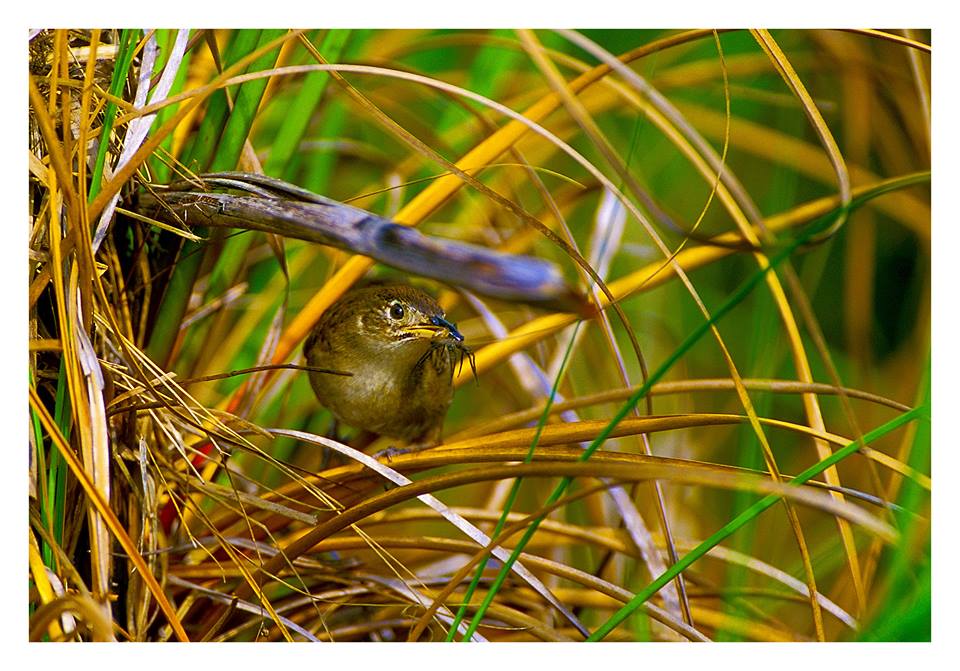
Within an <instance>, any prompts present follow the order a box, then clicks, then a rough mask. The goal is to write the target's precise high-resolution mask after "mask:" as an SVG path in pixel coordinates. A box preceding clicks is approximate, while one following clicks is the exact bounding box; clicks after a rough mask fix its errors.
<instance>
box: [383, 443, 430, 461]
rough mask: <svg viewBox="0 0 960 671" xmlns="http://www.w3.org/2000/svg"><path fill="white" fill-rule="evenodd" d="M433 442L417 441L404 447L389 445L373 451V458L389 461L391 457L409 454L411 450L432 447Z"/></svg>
mask: <svg viewBox="0 0 960 671" xmlns="http://www.w3.org/2000/svg"><path fill="white" fill-rule="evenodd" d="M434 446H435V443H417V444H415V445H407V446H406V447H396V446H394V445H391V446H390V447H388V448H386V449H383V450H380V451H379V452H374V453H373V458H374V459H385V460H386V461H390V460H391V459H393V457H396V456H398V455H401V454H410V453H412V452H420V451H422V450H426V449H429V448H431V447H434Z"/></svg>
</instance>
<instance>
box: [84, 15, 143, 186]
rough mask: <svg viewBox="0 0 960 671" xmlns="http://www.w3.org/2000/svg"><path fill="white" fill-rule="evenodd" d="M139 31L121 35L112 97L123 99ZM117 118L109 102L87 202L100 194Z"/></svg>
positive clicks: (111, 88) (112, 81) (111, 83)
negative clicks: (111, 136)
mask: <svg viewBox="0 0 960 671" xmlns="http://www.w3.org/2000/svg"><path fill="white" fill-rule="evenodd" d="M136 35H137V31H136V30H134V29H126V30H123V31H121V33H120V46H119V49H118V51H117V60H116V64H115V65H114V68H113V78H112V79H111V80H110V95H112V96H114V97H117V98H122V97H123V87H124V84H126V81H127V75H128V74H129V72H130V64H131V63H132V62H133V50H134V47H135V46H136V43H137V42H136ZM116 118H117V104H116V103H114V102H108V103H107V104H106V106H105V107H104V110H103V130H102V132H101V133H100V144H99V146H98V147H97V158H96V160H95V161H94V164H93V174H92V175H91V179H90V191H89V193H88V194H87V202H93V199H94V198H96V196H97V194H98V193H99V192H100V186H101V184H102V182H103V169H104V166H105V165H106V162H107V150H108V149H109V148H110V134H111V133H112V132H113V122H114V121H115V120H116Z"/></svg>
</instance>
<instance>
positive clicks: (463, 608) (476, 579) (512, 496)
mask: <svg viewBox="0 0 960 671" xmlns="http://www.w3.org/2000/svg"><path fill="white" fill-rule="evenodd" d="M581 324H583V322H577V323H576V325H575V326H574V328H573V333H572V334H571V335H570V341H569V342H568V343H567V347H566V350H564V353H563V361H562V362H561V363H560V368H559V369H558V370H557V376H556V378H554V380H553V387H551V389H550V395H549V396H548V397H547V402H546V404H545V405H544V406H543V412H542V413H540V419H539V420H538V421H537V430H536V432H535V433H534V434H533V440H532V441H531V443H530V449H528V450H527V454H526V456H525V457H524V458H523V463H525V464H529V463H531V462H532V461H533V452H534V450H536V449H537V444H538V443H539V442H540V435H541V434H542V433H543V427H544V426H546V424H547V419H548V418H549V417H550V408H551V407H553V400H554V399H555V398H556V397H557V389H558V388H559V387H560V380H562V379H563V373H564V371H565V370H566V367H567V362H568V361H569V359H570V353H571V352H572V351H573V345H574V344H575V343H576V342H577V331H579V330H580V326H581ZM522 483H523V478H516V479H515V480H514V481H513V485H512V486H511V487H510V493H509V494H508V495H507V500H506V502H505V503H504V506H503V512H502V513H501V514H500V519H498V520H497V524H496V527H495V528H494V530H493V533H491V534H490V538H496V537H497V536H499V535H500V532H501V531H503V527H504V526H506V523H507V517H508V516H509V515H510V511H511V510H512V509H513V504H514V503H515V502H516V500H517V496H518V495H519V494H520V485H521V484H522ZM485 565H486V560H484V561H481V562H480V563H479V564H478V565H477V570H476V572H475V573H474V575H473V580H471V581H470V586H469V587H468V588H467V592H466V595H465V596H464V597H463V603H462V604H461V605H460V608H459V609H458V610H457V614H456V617H455V618H454V620H453V623H452V624H451V625H450V629H449V630H448V631H447V641H448V642H449V641H452V640H453V638H454V635H455V634H456V632H457V630H458V629H459V628H460V622H461V621H462V620H463V618H464V616H465V615H466V612H467V604H469V603H470V599H471V598H472V597H473V593H474V592H475V591H476V589H477V585H479V584H480V578H481V577H483V569H484V567H485ZM475 621H479V619H476V620H475ZM472 629H475V627H472ZM472 635H473V634H472V631H471V632H470V633H469V634H468V635H467V636H466V637H465V638H464V639H463V640H465V641H469V640H470V637H471V636H472Z"/></svg>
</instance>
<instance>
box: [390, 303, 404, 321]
mask: <svg viewBox="0 0 960 671" xmlns="http://www.w3.org/2000/svg"><path fill="white" fill-rule="evenodd" d="M390 316H391V317H393V318H394V319H403V306H402V305H400V304H399V303H394V304H392V305H391V306H390Z"/></svg>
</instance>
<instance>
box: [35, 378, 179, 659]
mask: <svg viewBox="0 0 960 671" xmlns="http://www.w3.org/2000/svg"><path fill="white" fill-rule="evenodd" d="M30 406H31V407H32V408H33V410H34V412H36V413H37V415H38V416H39V417H40V421H41V422H42V423H43V426H44V428H45V429H46V430H47V433H48V435H49V436H50V438H51V439H52V440H53V442H54V444H55V445H56V446H57V449H58V450H59V451H60V454H61V456H63V458H64V460H65V461H66V462H67V464H68V465H69V466H70V469H71V470H72V471H73V473H74V475H75V476H76V478H77V480H78V481H79V482H80V484H81V485H83V489H84V491H86V493H87V496H88V497H89V498H90V501H91V504H92V506H93V507H94V508H95V509H96V510H97V511H98V512H99V513H100V514H101V515H103V518H104V521H105V523H106V525H107V526H108V527H109V528H110V531H111V532H112V533H113V535H114V537H115V538H116V539H117V541H118V542H119V543H120V545H121V547H123V550H124V552H126V553H127V556H128V557H129V558H130V560H131V561H132V562H133V563H134V565H135V566H136V567H137V570H138V571H140V575H141V577H142V578H143V580H144V581H145V582H146V583H147V587H148V588H149V589H150V592H151V593H152V594H153V597H154V599H156V601H157V605H159V606H160V610H162V611H163V613H164V615H165V616H166V617H167V620H168V621H169V622H170V626H171V627H173V631H174V633H175V634H176V636H177V638H178V639H179V640H181V641H184V642H186V641H188V640H189V639H188V638H187V633H186V632H185V631H184V630H183V626H182V625H181V624H180V620H179V618H178V617H177V616H176V613H175V612H174V610H173V607H172V606H171V605H170V602H169V601H168V600H167V597H166V595H164V593H163V589H162V588H161V587H160V584H159V583H158V582H157V579H156V578H154V577H153V574H152V573H150V570H149V569H148V568H147V565H146V563H144V561H143V557H141V556H140V553H139V552H138V551H137V548H136V546H135V545H134V543H133V541H132V540H131V539H130V536H128V535H127V533H126V531H124V529H123V526H122V525H121V524H120V521H119V520H118V519H117V517H116V515H114V513H113V511H112V510H111V509H110V505H109V504H108V503H107V502H106V501H105V500H104V499H103V497H102V495H101V494H100V492H99V491H98V490H97V488H96V486H95V485H94V483H93V482H91V480H90V478H89V476H87V474H86V472H85V471H84V469H83V466H82V465H81V464H80V462H79V461H77V458H76V456H75V455H74V454H73V452H72V451H71V450H70V447H69V445H67V444H66V443H65V442H64V440H63V436H61V435H60V431H59V429H57V427H56V425H55V424H54V422H53V418H52V417H50V415H49V413H48V412H47V409H46V407H44V405H43V403H42V402H41V401H40V399H39V398H38V397H37V393H36V391H35V390H34V389H33V388H32V387H30Z"/></svg>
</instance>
